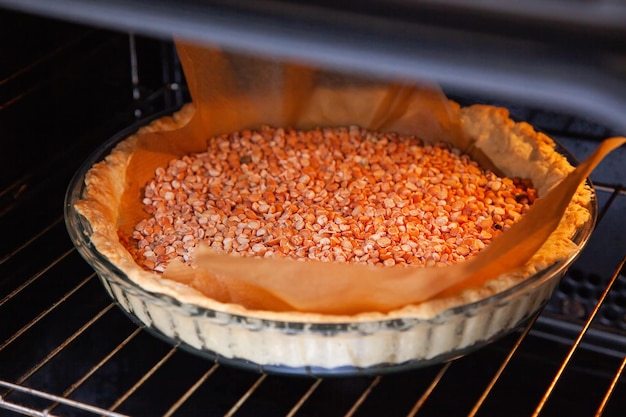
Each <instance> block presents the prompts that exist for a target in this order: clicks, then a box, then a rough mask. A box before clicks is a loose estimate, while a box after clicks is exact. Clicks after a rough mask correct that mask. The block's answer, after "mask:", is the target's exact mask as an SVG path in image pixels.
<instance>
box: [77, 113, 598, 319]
mask: <svg viewBox="0 0 626 417" xmlns="http://www.w3.org/2000/svg"><path fill="white" fill-rule="evenodd" d="M193 112H194V109H193V106H192V105H187V106H185V107H184V108H183V109H182V110H181V111H180V112H178V113H176V114H175V115H174V116H172V117H165V118H161V119H158V120H156V121H154V122H152V123H151V124H149V125H148V126H145V127H143V128H142V129H140V130H139V132H138V134H139V133H142V132H148V131H151V132H158V131H164V130H173V129H177V128H180V127H182V126H184V125H185V124H186V123H187V122H188V121H189V120H190V118H191V116H192V115H193ZM460 114H461V120H462V124H463V127H464V128H465V129H466V131H467V132H468V134H469V135H470V136H471V137H473V138H475V139H476V143H475V146H476V147H478V148H480V149H481V150H482V151H483V152H484V153H485V154H486V155H487V156H488V157H489V158H490V159H491V160H492V161H493V162H494V163H495V164H496V165H497V166H498V168H499V169H500V170H501V171H503V172H504V173H505V174H506V175H507V176H509V177H515V176H516V177H522V178H529V179H531V180H532V182H533V185H534V186H535V188H536V189H537V190H538V195H539V197H541V196H542V195H545V194H546V193H547V192H548V191H549V190H550V189H551V187H553V186H554V185H555V184H557V183H558V182H559V181H560V180H561V179H563V178H564V177H565V176H566V175H567V174H568V173H569V172H571V171H572V170H573V167H572V166H571V165H570V164H569V163H568V162H567V160H566V158H565V157H564V156H562V155H560V154H559V153H558V152H556V151H555V149H554V148H555V144H554V142H553V141H552V140H551V139H550V138H548V137H547V136H545V135H543V134H541V133H537V132H536V131H535V130H534V129H533V128H532V127H531V126H530V125H528V124H527V123H523V122H522V123H515V122H513V121H512V120H511V119H510V117H509V114H508V111H506V110H505V109H501V108H495V107H492V106H484V105H475V106H471V107H467V108H462V109H461V111H460ZM136 143H137V134H135V135H132V136H130V137H129V138H127V139H125V140H123V141H122V142H120V143H119V144H118V145H117V146H116V147H115V148H114V149H113V151H112V152H111V153H110V154H109V155H108V156H107V157H106V158H105V159H104V160H103V161H102V162H99V163H97V164H95V165H94V166H93V167H92V169H91V170H90V171H89V172H88V174H87V176H86V178H85V183H86V188H85V193H84V196H83V199H81V200H80V201H78V202H77V203H76V205H75V208H76V210H77V211H78V212H79V213H80V214H81V215H82V216H84V217H85V218H86V219H87V220H88V221H89V223H90V225H91V228H92V230H93V233H92V235H91V241H92V243H93V245H94V246H95V248H96V249H97V250H98V251H99V252H100V253H101V254H102V255H104V256H105V257H106V258H108V260H109V261H110V262H111V263H112V264H113V265H115V266H116V267H117V268H118V269H119V270H121V271H122V272H123V273H124V274H126V275H127V277H128V278H129V279H130V280H131V281H133V282H135V283H136V284H137V285H139V286H140V287H142V288H144V289H145V290H147V291H150V292H155V293H160V294H165V295H167V296H170V297H173V298H175V299H177V300H178V301H180V302H181V303H187V304H192V305H196V306H200V307H204V308H207V309H211V310H216V311H221V312H225V313H231V314H236V315H243V316H247V317H255V318H263V319H269V320H279V321H282V322H307V323H315V322H322V323H338V322H341V323H345V322H351V323H353V322H354V323H356V322H366V321H372V320H381V319H393V318H407V317H409V318H422V319H429V318H432V317H434V316H436V315H437V314H439V313H441V312H442V311H444V310H447V309H450V308H452V307H458V306H461V305H464V304H467V303H471V302H474V301H477V300H480V299H483V298H486V297H488V296H490V295H493V294H495V293H497V292H500V291H503V290H505V289H507V288H510V287H511V286H513V285H515V284H517V283H519V282H521V281H523V280H524V279H526V278H527V277H529V276H530V275H532V274H534V273H535V272H537V271H539V270H541V269H543V268H545V267H547V266H549V265H551V264H552V263H554V262H555V261H557V260H560V259H564V258H567V257H570V256H572V254H574V253H576V252H577V251H578V250H579V248H578V247H577V246H576V245H575V244H574V243H572V241H571V238H572V236H573V235H574V234H575V232H576V231H577V230H578V229H579V228H580V227H581V226H582V225H583V224H584V223H585V222H586V221H587V220H588V219H589V217H590V213H589V211H588V210H587V209H586V208H585V206H586V205H587V204H588V202H589V201H590V198H591V190H589V189H588V188H587V187H585V186H584V185H583V186H581V187H579V189H578V192H577V194H576V195H575V197H574V198H573V200H572V202H571V203H570V204H569V206H568V209H567V211H566V213H565V215H564V217H563V219H562V221H561V223H560V225H559V228H558V229H557V230H556V231H555V232H554V233H553V234H552V236H551V237H550V239H548V241H547V242H546V243H545V244H544V246H543V247H542V248H541V249H540V250H539V251H538V252H537V253H536V255H535V256H534V257H533V258H532V259H531V261H530V262H529V263H528V264H527V265H526V267H525V268H523V270H521V271H515V272H512V273H508V274H504V275H502V276H500V277H498V278H496V279H494V280H492V281H489V282H488V283H486V284H485V285H484V286H483V287H482V288H479V289H468V290H465V291H462V292H461V293H459V294H458V295H456V296H453V297H448V298H443V299H434V300H430V301H426V302H424V303H421V304H419V305H412V306H406V307H404V308H402V309H399V310H395V311H391V312H389V313H378V312H372V313H362V314H358V315H354V316H334V315H327V314H315V313H300V312H280V313H278V312H271V311H259V310H248V309H245V308H244V307H242V306H239V305H235V304H224V303H220V302H217V301H215V300H212V299H210V298H207V297H206V296H204V295H202V294H200V293H199V292H197V291H195V290H194V289H192V288H190V287H188V286H185V285H183V284H179V283H177V282H173V281H169V280H165V279H161V278H160V276H159V275H158V274H156V273H152V272H148V271H146V270H144V269H143V268H141V267H140V266H139V265H138V264H137V263H136V262H135V261H134V259H133V257H132V256H131V255H130V254H129V253H128V251H127V250H126V249H125V248H124V246H123V245H122V244H121V243H120V240H119V238H118V224H119V219H120V213H119V206H120V202H121V199H122V195H123V193H124V187H125V183H126V168H127V167H128V164H129V161H130V160H131V158H132V157H133V150H134V149H135V145H136Z"/></svg>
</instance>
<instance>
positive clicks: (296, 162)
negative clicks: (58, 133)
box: [129, 127, 536, 272]
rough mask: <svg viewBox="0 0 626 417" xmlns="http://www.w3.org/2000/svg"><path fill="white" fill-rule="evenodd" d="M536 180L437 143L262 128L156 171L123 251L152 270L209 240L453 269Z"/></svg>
mask: <svg viewBox="0 0 626 417" xmlns="http://www.w3.org/2000/svg"><path fill="white" fill-rule="evenodd" d="M531 187H532V184H529V182H528V181H525V180H520V179H509V178H499V177H497V176H496V175H495V174H493V173H490V172H484V171H483V170H481V169H480V168H479V167H478V165H477V164H476V163H475V162H473V161H471V160H470V159H469V157H467V156H466V155H461V153H460V152H459V151H458V150H456V149H453V148H450V147H449V146H448V145H445V144H436V145H424V144H422V143H421V142H420V141H419V139H417V138H415V137H407V136H400V135H397V134H393V133H375V132H370V131H366V130H364V129H361V128H358V127H349V128H324V129H315V130H311V131H297V130H292V129H283V128H270V127H264V128H262V129H260V130H259V131H242V132H235V133H232V134H229V135H222V136H219V137H216V138H212V139H211V140H209V141H208V148H207V151H206V152H203V153H197V154H191V155H187V156H184V157H182V158H180V159H177V160H173V161H171V162H170V163H169V165H168V167H167V168H157V169H156V172H155V177H154V179H152V180H151V181H150V182H149V183H148V184H147V185H146V187H145V192H144V198H143V204H144V208H145V211H146V212H147V213H148V214H149V217H148V218H147V219H145V220H142V221H141V222H140V223H138V224H137V225H136V227H135V231H134V232H133V234H132V239H131V241H132V246H130V247H129V250H130V251H131V252H132V253H133V255H134V256H135V258H136V259H137V262H138V263H139V264H140V265H142V266H143V267H145V268H146V269H149V270H154V271H158V272H162V271H164V270H165V268H166V266H167V264H168V263H169V261H170V260H171V259H174V258H180V259H182V260H184V261H185V262H188V263H189V262H190V261H191V260H192V259H193V250H194V248H195V247H196V246H197V245H198V244H199V243H200V242H201V241H204V242H206V243H207V244H208V245H209V246H211V247H212V248H214V249H215V250H217V251H222V252H228V253H238V254H241V255H247V256H263V257H270V256H288V257H292V258H296V259H317V260H322V261H338V262H364V263H369V264H374V265H386V266H391V265H398V264H402V265H408V264H411V265H426V266H435V265H449V264H451V263H454V262H457V261H460V260H463V259H466V258H468V257H470V256H472V255H475V254H476V253H477V252H478V251H480V250H481V249H483V248H484V247H485V246H486V245H488V244H489V243H490V242H491V241H492V240H493V238H495V237H496V236H497V235H498V234H499V233H501V232H502V231H503V230H505V229H506V228H508V227H509V226H510V225H511V224H513V223H514V222H515V221H516V220H517V219H518V218H519V217H520V216H521V215H523V214H524V213H525V212H526V211H527V210H528V209H529V207H530V205H531V204H532V202H533V200H534V199H535V195H536V192H535V190H534V189H532V188H531Z"/></svg>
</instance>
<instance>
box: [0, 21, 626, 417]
mask: <svg viewBox="0 0 626 417" xmlns="http://www.w3.org/2000/svg"><path fill="white" fill-rule="evenodd" d="M80 39H82V40H81V41H78V42H73V41H72V42H70V43H68V44H66V45H65V46H64V47H63V48H61V49H60V52H59V53H58V55H64V54H66V55H70V54H69V53H66V52H67V51H68V50H69V52H72V56H74V55H78V53H79V52H80V53H82V54H86V55H89V52H92V51H94V53H93V54H92V56H91V58H90V59H91V60H95V64H90V65H89V66H88V68H92V69H93V68H100V67H102V68H103V69H102V72H105V71H106V73H107V77H102V78H107V80H106V81H107V82H106V83H105V82H103V83H102V84H96V83H97V82H101V80H100V77H98V78H97V79H95V78H94V79H88V80H87V83H86V84H87V87H90V88H91V90H88V91H89V93H88V95H92V93H95V94H100V93H99V91H101V90H102V89H104V88H109V91H107V93H110V95H113V93H114V91H113V89H114V88H118V86H116V85H114V84H110V79H108V78H109V77H108V76H109V75H110V74H111V73H112V72H113V71H111V68H110V67H109V66H107V62H108V61H107V60H110V59H113V58H114V57H116V56H117V55H119V50H124V51H126V49H125V48H117V47H115V48H110V46H111V45H119V44H121V45H127V46H128V49H130V50H131V51H132V50H133V48H134V45H135V43H136V42H138V43H142V42H143V41H142V40H141V39H135V38H134V37H132V36H131V37H130V41H129V38H128V36H126V35H124V34H119V33H102V32H101V31H98V30H88V31H87V32H85V33H83V32H81V38H80ZM142 46H144V47H145V46H147V47H150V45H146V44H145V43H144V44H143V45H142ZM168 48H169V47H168V46H166V47H165V50H164V51H163V50H162V52H163V53H164V54H165V55H168V56H170V58H171V49H168ZM158 49H159V48H157V50H158ZM96 55H97V56H104V57H105V58H107V60H104V59H100V58H93V57H94V56H96ZM57 58H58V60H59V62H55V64H59V65H60V64H62V65H60V66H61V67H62V68H64V72H65V73H67V72H71V68H73V64H71V62H70V64H71V65H68V62H69V61H72V60H74V58H68V59H66V58H64V57H60V58H59V57H54V58H52V59H53V60H56V59H57ZM81 59H82V58H81ZM132 61H133V60H132V59H131V66H133V62H132ZM140 67H141V66H140ZM67 68H70V70H68V69H67ZM81 68H82V67H81ZM123 69H126V70H127V68H123ZM37 71H38V69H37V68H34V69H33V68H28V69H27V71H25V72H26V73H29V72H31V73H32V72H37ZM137 71H139V73H141V68H135V67H134V66H133V68H132V71H131V72H133V73H134V74H136V73H137ZM87 72H88V71H87ZM164 72H166V73H167V74H164V75H163V80H158V82H162V83H163V84H164V85H165V87H164V88H156V89H153V88H147V87H146V85H147V84H148V85H151V83H152V82H148V81H147V80H146V77H145V74H143V77H142V76H141V75H142V74H140V77H139V78H140V79H141V81H142V82H141V83H138V82H137V80H133V85H132V87H133V90H135V89H136V90H135V91H137V97H138V101H135V102H133V103H132V106H131V108H130V109H128V108H127V106H124V107H123V110H121V111H120V110H119V108H118V107H117V105H116V103H112V104H111V103H106V102H103V101H102V100H101V97H97V100H96V101H94V103H97V107H98V114H99V115H100V116H99V117H100V118H98V119H94V120H87V121H86V122H85V123H84V124H85V125H87V126H89V127H88V128H84V127H83V130H82V131H81V133H77V131H78V130H79V127H78V125H80V123H77V124H76V125H72V128H71V131H69V132H68V131H67V128H66V126H61V127H57V128H56V130H55V129H48V126H44V127H43V135H42V137H43V138H44V139H46V140H48V139H50V140H53V141H57V143H58V145H57V146H54V147H51V148H46V147H45V146H43V144H37V146H35V147H33V149H30V150H29V157H30V158H32V159H33V160H36V161H37V164H23V163H21V164H18V165H17V166H16V167H12V169H11V170H8V171H7V172H6V174H10V175H8V177H3V178H0V184H1V185H2V186H1V187H0V235H2V236H3V238H2V239H1V240H0V416H4V415H7V416H14V415H17V414H20V415H33V416H59V417H69V416H93V415H104V416H112V415H113V416H115V415H116V413H117V414H118V415H129V416H136V417H139V416H158V415H175V416H177V415H181V416H186V415H227V416H228V415H236V416H247V415H251V416H259V415H271V416H277V415H285V416H290V415H293V416H309V415H311V416H317V415H325V416H335V415H338V416H367V415H373V416H379V415H386V416H396V415H397V416H410V415H426V416H428V415H511V416H516V415H519V416H530V415H535V414H539V415H542V416H543V415H545V416H551V415H558V416H561V415H589V416H593V415H599V414H602V415H605V416H614V415H615V416H622V415H624V414H625V413H626V411H625V410H626V386H625V385H626V382H625V381H624V377H623V368H624V361H625V359H624V357H625V352H626V323H625V321H624V318H625V317H626V314H625V310H626V302H625V299H626V298H625V297H626V276H625V275H624V256H625V254H626V253H625V252H626V244H624V238H625V236H624V219H623V213H624V212H625V211H624V210H625V208H626V192H625V190H624V188H623V187H624V186H623V179H624V174H623V161H624V160H625V158H626V155H624V152H623V151H624V149H621V150H620V151H618V153H617V154H616V155H615V156H612V157H611V158H610V159H609V160H608V161H606V163H603V165H602V166H603V167H604V168H605V169H603V170H602V171H599V172H597V173H594V175H596V177H594V182H595V184H596V188H597V190H598V196H599V205H600V217H601V219H600V221H599V223H598V227H597V228H596V230H595V232H594V234H593V236H592V238H591V240H590V242H589V245H588V247H587V249H586V250H585V251H584V252H583V253H582V255H581V257H580V258H579V259H578V261H577V262H576V263H575V264H574V265H573V267H572V268H571V269H570V273H569V274H568V275H567V276H566V277H565V278H564V280H563V282H562V285H561V286H560V288H559V290H558V291H557V292H556V293H555V296H554V297H553V299H552V300H551V302H550V303H549V304H548V306H547V307H546V309H545V310H544V312H543V313H542V314H541V315H539V316H538V317H537V318H536V320H532V321H531V322H529V323H528V325H527V326H526V327H524V328H523V329H520V331H519V332H516V333H513V334H511V335H509V336H507V337H505V338H503V339H501V340H499V341H497V342H495V343H493V344H490V345H488V346H486V347H484V348H482V349H480V350H478V351H476V352H474V353H472V354H470V355H468V356H465V357H462V358H459V359H457V360H454V361H452V362H449V363H446V364H442V365H438V366H432V367H429V368H424V369H418V370H414V371H408V372H402V373H398V374H394V375H386V376H381V377H367V376H364V377H352V378H328V379H312V378H294V377H280V376H275V375H265V374H255V373H252V372H249V371H241V370H238V369H234V368H231V367H227V366H222V365H218V364H215V363H211V362H208V361H206V360H204V359H200V358H197V357H195V356H193V355H191V354H189V353H187V352H184V351H181V350H178V349H176V348H175V347H172V346H170V345H168V344H166V343H163V342H162V341H160V340H158V339H156V338H154V337H153V336H151V335H149V334H148V333H147V332H146V331H144V330H141V329H139V328H137V327H136V326H135V325H134V324H133V323H132V322H131V321H130V320H129V319H128V318H127V317H126V316H124V315H123V313H122V312H121V311H120V310H119V309H118V308H117V307H116V306H115V305H114V304H113V303H111V300H110V299H109V298H108V296H107V295H106V293H105V291H104V289H103V288H102V286H101V285H100V283H99V282H98V280H97V278H96V277H95V275H94V274H93V271H92V270H91V268H90V267H89V266H88V265H87V264H86V263H85V262H84V261H83V260H82V258H81V257H80V256H79V255H78V253H77V252H76V250H75V249H74V248H73V247H72V244H71V242H70V240H69V238H68V237H67V233H66V231H65V227H64V225H63V218H62V208H63V207H62V206H63V194H64V191H65V188H66V186H67V184H68V183H69V180H70V177H71V175H72V174H73V172H74V171H75V170H76V169H77V167H78V165H79V164H80V163H81V161H82V160H84V159H85V158H86V157H87V155H88V154H89V153H90V151H91V149H92V148H95V147H96V146H98V145H99V144H100V143H102V142H103V141H104V140H106V139H107V138H108V137H110V136H111V135H112V134H113V133H115V132H116V131H117V130H120V129H121V128H123V127H125V126H127V125H130V124H132V123H133V122H134V120H135V118H136V116H137V115H140V114H141V115H145V116H148V115H150V114H153V113H155V112H158V111H160V110H162V109H164V108H170V107H171V106H172V105H177V104H178V105H179V104H181V102H182V100H183V99H184V94H181V90H180V88H179V87H178V86H179V84H178V83H179V81H180V74H179V73H177V71H176V70H175V69H172V68H168V69H166V70H164ZM43 73H44V74H45V75H47V74H48V72H43ZM81 73H83V72H81ZM20 74H23V73H20ZM126 75H127V74H126ZM59 78H61V79H63V76H60V75H58V74H57V75H56V81H58V79H59ZM113 78H114V79H115V77H113ZM17 79H18V81H19V77H17ZM11 81H13V80H10V82H9V83H8V84H9V86H11ZM65 81H66V82H67V80H65ZM71 82H72V83H75V80H74V79H71ZM111 85H113V87H111ZM65 87H67V85H65ZM124 87H127V86H125V85H123V86H119V88H120V89H124ZM49 88H50V86H49V85H46V82H42V83H40V84H37V85H36V86H35V87H33V88H30V89H28V90H26V91H17V93H16V94H15V100H14V101H13V102H11V103H10V104H8V105H5V107H3V108H2V111H1V113H2V114H0V116H3V117H4V118H3V119H2V120H3V121H6V120H9V118H8V117H7V116H6V115H7V114H9V115H11V116H13V117H14V116H15V115H19V114H18V113H17V112H16V108H18V107H19V106H23V107H24V109H27V108H28V109H30V108H32V106H30V107H27V106H26V104H25V103H26V102H27V101H29V100H30V102H31V104H32V103H38V102H39V101H40V99H41V98H42V96H43V97H45V94H44V93H46V89H49ZM52 88H53V89H54V90H56V87H52ZM74 88H75V89H82V88H84V85H83V83H78V84H77V85H75V86H74ZM59 91H62V92H63V93H67V92H68V91H67V90H64V89H62V88H59ZM52 97H53V98H54V99H55V100H56V99H58V98H59V96H57V95H53V96H52ZM466 100H469V99H466ZM459 101H463V99H460V100H459ZM480 101H486V100H484V99H483V100H480ZM15 103H17V104H15ZM45 103H46V104H48V102H45ZM53 103H56V101H55V102H53ZM90 103H91V102H90ZM63 104H64V106H65V105H68V107H63V110H66V109H68V111H71V112H76V113H77V114H82V113H81V112H80V110H82V108H81V109H78V110H77V109H76V108H75V107H74V108H72V107H69V106H70V105H71V104H68V103H63ZM91 104H92V105H95V104H93V103H91ZM502 104H504V105H506V106H507V107H509V108H510V109H511V111H512V113H513V114H514V115H515V116H516V117H518V118H520V119H523V120H527V121H529V122H530V123H531V124H533V125H535V126H538V127H540V128H542V129H543V130H545V131H546V132H547V133H549V134H550V135H552V136H554V137H555V138H557V139H558V140H559V141H560V142H562V143H564V144H565V145H566V147H567V148H569V149H570V150H572V151H573V152H574V153H575V154H576V155H578V156H579V157H580V156H584V155H586V154H587V153H588V151H589V149H590V148H591V147H593V146H594V145H595V144H597V142H598V141H599V140H601V139H603V138H604V137H606V136H609V135H612V134H614V133H618V132H614V131H613V130H611V129H607V128H606V127H604V126H603V125H597V124H594V123H589V122H588V121H586V120H581V119H580V118H579V117H572V116H570V115H566V114H565V115H564V114H561V113H552V112H548V111H545V110H534V109H531V108H529V107H526V106H520V105H519V103H515V102H513V103H502ZM82 107H86V106H82ZM35 109H38V107H36V106H35ZM112 109H113V110H112ZM32 114H33V113H28V115H32ZM87 114H89V113H88V112H87ZM44 116H45V115H44V114H43V113H42V114H41V115H40V116H39V117H44ZM23 117H24V116H23ZM55 117H56V116H55ZM25 120H27V121H30V120H32V118H30V117H26V118H25ZM43 120H45V121H46V122H47V123H48V122H50V120H49V119H43ZM3 126H6V125H3ZM94 126H97V128H94ZM53 127H54V126H53ZM85 130H86V132H84V131H85ZM37 132H39V131H37ZM51 132H52V133H51ZM20 138H21V137H19V136H18V137H12V138H9V139H11V140H13V141H17V140H19V139H20ZM3 145H6V143H3ZM42 155H43V156H42ZM0 157H2V155H0ZM9 171H10V172H9ZM7 178H9V179H10V181H7ZM538 407H539V408H540V410H538ZM537 411H540V412H539V413H538V412H537Z"/></svg>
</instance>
